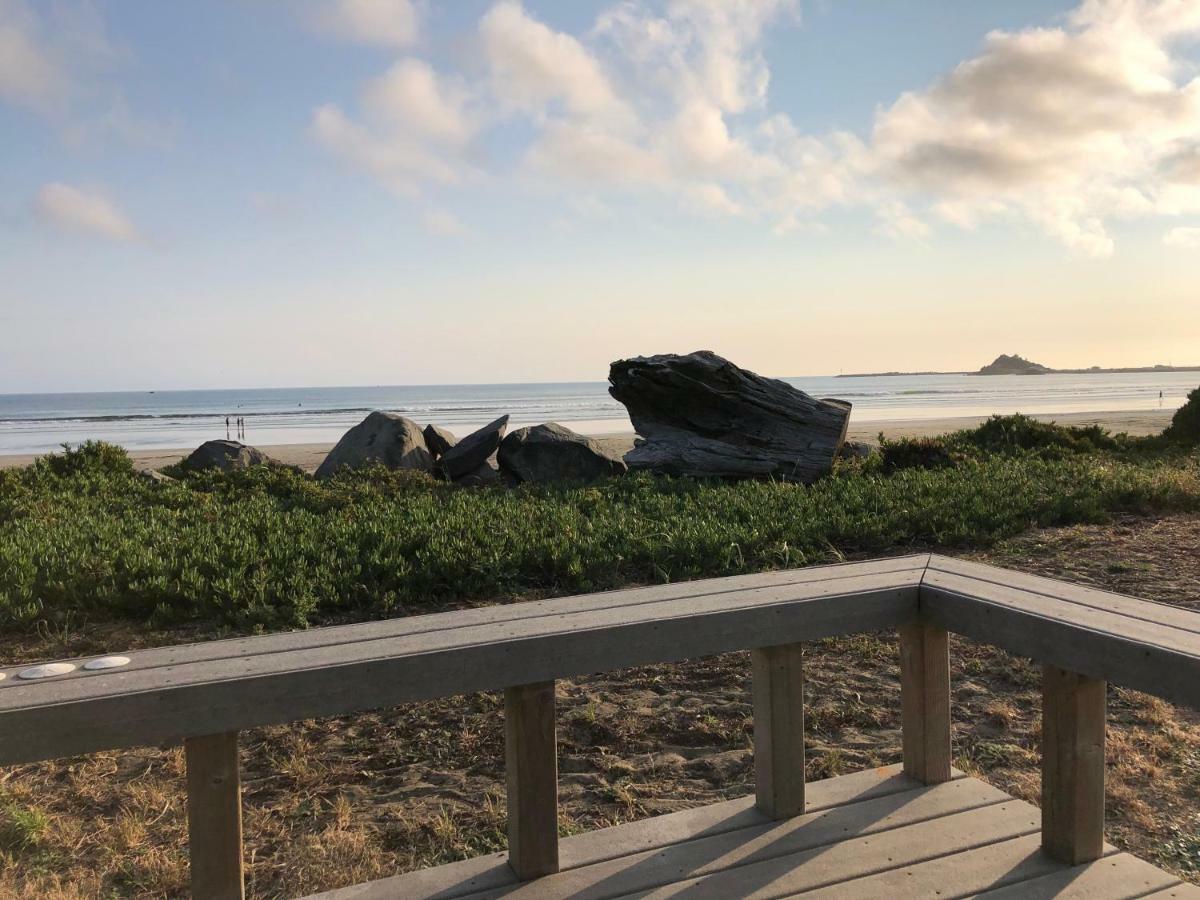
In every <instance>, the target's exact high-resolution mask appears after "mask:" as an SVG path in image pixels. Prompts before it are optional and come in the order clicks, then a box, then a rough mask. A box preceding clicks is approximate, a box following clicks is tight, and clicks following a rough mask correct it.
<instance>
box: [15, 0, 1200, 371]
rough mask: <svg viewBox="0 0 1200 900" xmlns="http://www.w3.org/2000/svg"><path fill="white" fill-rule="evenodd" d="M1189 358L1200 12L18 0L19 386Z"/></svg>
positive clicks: (722, 3) (920, 0)
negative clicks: (672, 365)
mask: <svg viewBox="0 0 1200 900" xmlns="http://www.w3.org/2000/svg"><path fill="white" fill-rule="evenodd" d="M702 348H703V349H711V350H714V351H716V352H718V353H721V354H722V355H724V356H727V357H729V358H731V359H733V360H734V361H735V362H738V363H739V364H741V365H743V366H746V367H747V368H751V369H754V370H756V371H759V372H762V373H764V374H768V375H779V376H785V375H794V376H795V375H820V374H836V373H838V372H861V371H887V370H934V369H942V370H963V369H974V368H977V367H978V366H980V365H982V364H983V363H985V362H988V361H990V360H991V359H992V358H994V357H995V356H996V355H997V354H999V353H1002V352H1003V353H1020V354H1021V355H1023V356H1026V357H1029V358H1032V359H1035V360H1037V361H1039V362H1043V363H1045V364H1048V365H1051V366H1057V367H1063V368H1067V367H1081V366H1088V365H1093V364H1100V365H1107V366H1127V365H1151V364H1156V363H1173V364H1176V365H1184V364H1200V0H1084V2H1082V3H1061V2H1051V0H1007V2H1005V3H955V4H946V3H945V2H943V0H910V2H906V3H904V4H892V3H886V4H885V3H880V2H879V0H812V2H806V0H656V2H655V0H601V2H592V0H572V2H570V3H564V2H561V0H555V2H547V0H541V2H538V0H525V2H523V3H522V2H516V0H454V2H434V0H206V2H190V3H183V2H172V3H163V2H161V0H94V2H87V0H0V393H21V392H41V391H87V390H152V389H172V388H175V389H179V388H217V387H259V386H262V387H266V386H309V385H358V384H425V383H451V384H458V383H470V382H516V381H569V380H582V381H599V380H603V379H604V378H605V376H606V374H607V370H608V364H609V362H611V361H612V360H614V359H617V358H621V357H627V356H633V355H639V354H651V353H665V352H681V353H684V352H689V351H691V350H695V349H702Z"/></svg>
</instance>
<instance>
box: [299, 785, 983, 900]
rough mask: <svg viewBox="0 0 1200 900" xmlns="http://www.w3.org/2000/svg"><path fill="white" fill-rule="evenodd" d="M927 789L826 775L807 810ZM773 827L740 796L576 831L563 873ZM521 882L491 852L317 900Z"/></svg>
mask: <svg viewBox="0 0 1200 900" xmlns="http://www.w3.org/2000/svg"><path fill="white" fill-rule="evenodd" d="M954 777H955V779H957V780H961V781H963V782H971V781H972V779H969V778H966V777H965V776H964V775H963V773H961V772H958V771H956V772H955V773H954ZM977 783H978V782H977ZM922 789H923V787H922V785H920V784H918V783H917V782H916V781H913V779H911V778H909V777H908V776H907V775H905V774H904V773H903V771H902V770H901V767H900V766H883V767H881V768H878V769H867V770H865V771H862V772H855V773H853V774H851V775H839V776H838V777H836V778H824V779H821V780H819V781H813V782H810V783H809V784H808V786H807V790H806V793H807V801H808V810H809V813H808V814H809V815H815V814H817V813H821V812H825V811H827V810H833V809H835V808H837V807H849V806H851V805H854V804H858V803H863V802H865V801H868V800H877V799H879V798H882V797H895V798H896V802H897V803H898V804H899V805H901V806H903V805H904V804H906V803H907V802H908V799H911V797H912V796H913V795H914V792H916V791H918V790H922ZM943 790H945V789H944V788H943ZM988 790H991V791H994V792H995V793H994V794H991V795H987V794H985V795H981V797H980V798H977V799H980V802H983V803H988V802H992V801H993V800H995V799H997V798H999V799H1005V797H1004V795H1003V794H1002V793H1001V792H999V791H995V789H994V788H989V789H988ZM898 795H904V796H903V797H901V796H898ZM958 802H959V805H960V806H961V807H962V808H964V809H965V808H968V807H969V806H970V801H969V800H967V799H965V798H964V799H960V800H959V801H958ZM772 824H773V823H772V821H771V820H770V819H768V818H767V817H766V816H764V815H763V814H762V813H761V812H759V810H758V809H757V808H756V807H755V805H754V798H753V797H740V798H738V799H736V800H727V801H724V802H722V803H713V804H709V805H707V806H698V807H696V808H694V809H685V810H681V811H680V812H675V813H669V814H667V815H662V816H655V817H653V818H649V819H640V820H638V821H636V822H627V823H625V824H623V825H617V826H614V827H611V828H601V829H598V830H596V831H589V832H585V833H583V834H576V835H572V836H571V837H567V838H564V839H562V840H561V841H560V842H559V863H560V868H561V869H562V870H563V871H567V870H571V869H578V868H582V867H584V866H590V865H594V864H596V863H601V862H607V861H609V860H614V859H620V858H621V857H631V856H633V855H635V854H639V853H646V852H647V851H656V850H661V849H663V848H665V847H669V846H670V845H672V844H679V843H684V842H687V841H692V840H696V839H699V838H709V837H715V836H717V835H720V834H727V833H729V832H733V831H740V830H742V829H745V828H751V827H754V826H769V825H772ZM516 881H517V878H516V876H515V875H514V874H513V871H512V869H511V868H510V867H509V865H508V861H507V857H506V856H505V854H503V853H490V854H488V855H486V856H481V857H476V858H474V859H467V860H462V861H461V862H455V863H450V864H448V865H444V866H437V867H435V868H431V869H422V870H420V871H416V872H408V873H405V874H403V875H398V876H394V877H392V878H384V879H380V880H378V881H373V882H369V883H366V884H356V885H351V886H349V887H344V888H339V889H337V890H333V891H329V892H327V893H323V894H319V895H316V897H319V898H320V900H391V898H394V897H410V898H414V900H418V898H426V900H434V898H436V900H453V898H458V897H462V896H464V895H467V894H471V893H476V892H479V891H485V890H494V889H497V888H502V887H506V886H511V885H514V884H516ZM314 900H315V898H314Z"/></svg>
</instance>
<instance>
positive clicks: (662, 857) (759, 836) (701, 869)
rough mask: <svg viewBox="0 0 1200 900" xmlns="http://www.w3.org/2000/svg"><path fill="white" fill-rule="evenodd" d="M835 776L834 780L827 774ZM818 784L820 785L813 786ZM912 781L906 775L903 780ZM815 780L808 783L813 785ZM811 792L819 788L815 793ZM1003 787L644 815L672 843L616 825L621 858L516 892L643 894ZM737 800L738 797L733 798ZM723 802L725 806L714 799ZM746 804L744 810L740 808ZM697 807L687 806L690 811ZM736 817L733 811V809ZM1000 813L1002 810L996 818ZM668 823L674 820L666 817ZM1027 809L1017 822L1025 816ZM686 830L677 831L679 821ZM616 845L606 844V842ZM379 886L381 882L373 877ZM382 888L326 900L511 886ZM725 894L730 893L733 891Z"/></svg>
mask: <svg viewBox="0 0 1200 900" xmlns="http://www.w3.org/2000/svg"><path fill="white" fill-rule="evenodd" d="M833 780H834V781H836V780H837V779H833ZM817 784H819V782H818V783H817ZM908 784H909V785H912V784H913V782H912V781H911V780H909V781H908ZM815 787H816V784H814V788H815ZM813 794H814V796H819V794H820V792H819V791H816V790H814V791H813ZM1008 800H1009V798H1007V797H1006V796H1005V795H1004V793H1003V792H1001V791H999V790H997V789H996V788H993V787H991V786H990V785H986V784H984V783H983V782H980V781H978V780H976V779H970V778H966V779H962V780H961V781H956V782H954V783H952V784H943V785H938V786H935V787H924V786H921V787H917V788H915V789H910V790H907V791H903V792H901V793H895V794H889V795H886V796H881V797H874V798H872V799H868V800H863V801H861V802H858V803H850V804H845V805H841V806H836V807H833V808H830V809H826V810H822V811H820V812H812V813H807V814H805V815H802V816H796V817H793V818H791V819H787V820H782V821H778V822H776V821H759V822H758V823H757V824H753V825H747V826H744V827H742V828H736V829H732V830H728V831H722V832H718V833H715V834H709V833H706V832H705V830H704V829H703V828H702V827H699V826H701V825H702V821H703V820H700V819H696V818H695V817H694V816H693V817H690V820H689V817H688V816H687V815H686V814H680V813H677V814H674V815H672V816H664V817H661V819H659V820H653V819H652V820H649V821H648V822H647V823H641V824H642V826H643V830H649V826H651V825H653V824H655V823H656V822H662V823H663V824H670V825H673V826H674V827H673V828H670V829H669V830H671V831H673V832H674V833H675V834H676V835H677V836H676V837H675V838H674V839H673V840H670V841H667V842H665V843H661V844H659V845H658V846H654V847H651V848H648V849H643V848H642V847H641V846H640V843H641V842H640V841H638V840H637V839H636V838H630V837H627V836H626V835H627V834H628V833H629V832H630V831H631V830H632V826H630V825H621V826H618V827H616V828H611V829H606V831H607V832H609V833H611V834H612V835H613V836H614V838H615V837H620V838H621V842H620V848H621V849H622V850H623V851H624V852H622V853H620V854H619V855H617V856H615V857H612V858H608V859H602V860H596V861H594V862H592V863H590V864H588V865H583V866H576V867H572V868H569V869H564V871H563V872H560V873H559V874H557V875H553V876H550V877H547V878H542V879H539V880H538V881H536V882H533V883H529V884H525V885H522V886H521V888H520V893H519V896H521V897H523V898H527V900H548V898H560V897H561V898H566V897H571V898H574V900H601V898H607V897H616V896H624V895H625V894H628V893H631V892H636V891H645V890H650V889H654V888H657V887H661V886H663V885H667V884H670V883H672V882H674V881H677V880H679V879H680V877H681V876H682V877H688V878H693V879H694V878H699V877H702V876H706V875H712V874H716V873H719V872H723V871H725V870H729V869H740V868H741V867H743V866H747V865H752V864H755V863H760V862H765V861H769V860H775V859H779V858H781V857H785V856H787V855H789V854H794V853H800V852H806V851H814V850H819V849H830V848H833V847H834V846H835V845H841V844H842V843H843V842H850V843H854V842H860V841H861V840H863V839H864V838H867V839H874V837H873V836H875V835H880V836H882V835H885V834H887V833H889V832H894V831H898V830H902V829H903V828H904V827H905V826H909V825H914V824H919V823H929V822H932V821H934V820H936V819H938V818H942V817H945V816H951V815H956V814H958V813H963V812H967V811H972V810H974V811H979V810H985V809H996V810H998V809H999V806H1000V805H1003V804H1005V803H1007V802H1008ZM734 802H736V801H734ZM719 806H720V807H728V804H719ZM743 808H744V807H743ZM695 812H697V811H691V810H689V811H688V813H695ZM733 815H734V817H737V816H738V813H736V812H735V813H734V814H733ZM1003 815H1006V813H1001V816H1003ZM669 820H674V821H673V822H669ZM1029 820H1030V819H1029V816H1028V814H1026V815H1024V817H1023V818H1022V819H1021V821H1022V822H1027V821H1029ZM685 823H686V825H687V826H690V827H686V829H685V830H684V829H680V827H679V826H680V825H685ZM587 837H588V836H586V835H581V836H579V837H576V838H569V839H567V840H566V841H564V842H563V843H564V846H565V845H567V844H569V843H571V842H573V841H580V842H583V841H585V840H586V839H587ZM611 846H616V844H615V842H613V841H610V847H611ZM377 884H378V885H380V886H382V885H383V884H384V883H383V882H379V883H377ZM387 885H388V887H389V889H390V890H391V893H390V894H388V893H384V892H383V891H382V890H379V891H376V892H374V893H371V894H361V893H354V892H352V889H347V890H345V891H341V892H335V893H334V894H332V895H330V897H329V898H328V900H332V898H336V900H350V898H356V900H366V898H371V900H375V898H383V897H385V896H392V897H398V896H403V897H406V898H412V900H419V898H424V900H429V898H430V897H437V898H439V900H449V898H451V897H456V896H457V897H470V898H471V900H482V898H485V897H498V896H504V895H505V892H506V891H511V890H512V886H511V885H508V886H504V885H495V886H492V887H490V888H488V889H480V890H478V891H476V892H466V891H463V892H461V893H460V892H459V891H460V888H461V886H462V883H461V882H459V883H458V884H453V883H448V882H443V884H442V885H441V886H440V887H441V890H440V891H439V892H438V893H425V892H422V891H420V890H418V889H417V881H416V879H414V878H412V877H411V876H400V877H399V878H393V879H388V881H387ZM729 896H736V894H731V895H729Z"/></svg>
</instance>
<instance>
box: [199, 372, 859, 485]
mask: <svg viewBox="0 0 1200 900" xmlns="http://www.w3.org/2000/svg"><path fill="white" fill-rule="evenodd" d="M608 380H609V393H610V394H612V396H613V397H615V398H616V399H617V400H619V401H620V402H621V403H623V404H624V405H625V407H626V409H628V410H629V418H630V420H631V421H632V422H633V426H634V429H635V430H636V432H637V434H638V436H639V437H638V439H637V441H636V444H635V446H634V448H633V449H632V450H631V451H629V452H628V453H627V454H625V458H624V459H623V460H622V459H618V458H617V457H615V456H612V455H611V454H609V453H607V452H606V451H605V450H604V448H603V447H601V445H600V444H598V443H597V442H596V441H593V440H591V439H590V438H587V437H584V436H583V435H581V434H576V433H575V432H573V431H571V430H570V429H568V428H564V427H563V426H561V425H557V424H554V423H548V424H545V425H534V426H531V427H528V428H519V429H517V430H516V431H514V432H512V433H511V434H506V431H507V429H508V416H501V417H500V418H498V419H496V421H494V422H489V423H488V424H487V425H484V426H483V427H482V428H480V429H478V430H477V431H473V432H471V433H470V434H468V435H467V436H466V437H464V438H462V439H461V440H459V439H457V438H456V437H455V436H454V435H453V434H451V433H450V432H449V431H447V430H446V429H444V428H440V427H438V426H437V425H427V426H425V428H424V429H422V428H421V426H420V425H418V424H417V423H416V422H414V421H412V419H408V418H406V417H404V416H402V415H399V414H397V413H390V412H373V413H371V414H370V415H368V416H367V417H366V418H365V419H363V420H362V421H361V422H360V423H359V424H357V425H355V426H354V427H353V428H351V429H350V430H349V431H347V432H346V433H345V434H344V435H342V439H341V440H340V441H338V442H337V444H336V445H335V446H334V448H333V449H332V450H331V451H330V452H329V455H328V456H327V457H326V458H325V461H324V462H322V463H321V465H320V466H319V467H318V468H317V471H316V476H317V478H328V477H329V476H331V475H333V474H335V473H336V472H339V471H341V470H343V469H357V468H361V467H363V466H368V465H374V464H381V465H384V466H386V467H388V468H389V469H412V470H415V471H418V472H427V473H430V474H432V475H434V476H435V477H438V478H444V479H445V480H447V481H452V482H454V483H455V484H460V485H487V484H494V483H496V482H498V481H502V482H504V483H506V484H518V483H520V482H546V481H595V480H598V479H601V478H607V477H610V476H614V475H620V474H623V473H624V472H625V471H626V469H627V468H629V469H646V470H649V471H652V472H660V473H664V474H670V475H688V476H695V477H709V478H712V477H716V478H777V479H780V480H784V481H800V482H811V481H814V480H816V479H817V478H819V477H820V476H822V475H824V474H826V473H827V472H828V471H829V470H830V468H831V467H832V465H833V460H834V458H835V456H837V455H841V456H843V457H851V458H852V457H864V456H866V455H869V453H870V452H871V448H870V446H869V445H866V444H859V443H854V442H850V443H848V442H847V441H846V428H847V425H848V424H849V421H850V404H849V403H847V402H845V401H844V400H830V399H826V400H818V399H815V398H813V397H810V396H809V395H808V394H806V393H804V392H803V391H801V390H798V389H796V388H795V387H793V386H791V385H790V384H787V383H786V382H783V381H779V380H777V379H774V378H764V377H762V376H761V375H757V374H755V373H754V372H750V371H747V370H746V369H742V368H739V367H738V366H736V365H734V364H733V363H731V362H730V361H729V360H727V359H724V358H722V357H720V356H718V355H717V354H715V353H712V352H710V351H707V350H700V351H697V352H695V353H689V354H687V355H685V356H679V355H675V354H666V355H661V356H645V357H643V356H639V357H635V358H633V359H623V360H618V361H617V362H614V363H613V364H612V367H611V369H610V370H609V376H608ZM270 462H273V461H272V460H271V459H270V458H269V457H267V456H266V454H264V453H262V452H261V451H259V450H256V449H254V448H253V447H247V446H245V445H244V444H240V443H238V442H237V441H209V442H208V443H206V444H204V445H203V446H202V447H200V448H199V449H198V450H196V452H195V453H193V454H192V455H191V456H190V457H188V459H187V460H185V461H184V463H183V465H184V467H186V468H195V469H203V468H218V469H225V470H229V469H238V468H245V467H247V466H252V465H259V464H262V463H270Z"/></svg>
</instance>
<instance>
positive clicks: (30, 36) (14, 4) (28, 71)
mask: <svg viewBox="0 0 1200 900" xmlns="http://www.w3.org/2000/svg"><path fill="white" fill-rule="evenodd" d="M68 88H69V78H68V76H67V73H66V71H65V69H64V68H63V67H62V66H61V65H60V64H59V63H58V61H57V60H55V59H54V58H53V55H52V53H51V52H50V50H49V48H48V47H47V46H45V36H44V35H42V34H41V28H40V25H39V22H38V20H37V18H36V17H35V16H34V14H33V11H32V10H31V9H30V8H29V7H28V6H27V5H26V4H25V3H24V2H22V0H0V99H3V100H4V101H6V102H8V103H13V104H16V105H18V106H25V107H28V108H30V109H34V110H36V111H39V112H48V111H51V110H53V109H54V108H55V107H57V106H59V105H60V104H61V103H63V102H64V100H65V99H66V96H67V93H68Z"/></svg>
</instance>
